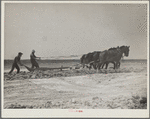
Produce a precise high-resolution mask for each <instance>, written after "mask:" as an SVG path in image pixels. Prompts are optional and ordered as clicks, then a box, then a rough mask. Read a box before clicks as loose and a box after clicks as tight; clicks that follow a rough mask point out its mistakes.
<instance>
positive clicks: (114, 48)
mask: <svg viewBox="0 0 150 119" xmlns="http://www.w3.org/2000/svg"><path fill="white" fill-rule="evenodd" d="M117 48H119V46H118V47H113V48H109V49H108V50H116V49H117Z"/></svg>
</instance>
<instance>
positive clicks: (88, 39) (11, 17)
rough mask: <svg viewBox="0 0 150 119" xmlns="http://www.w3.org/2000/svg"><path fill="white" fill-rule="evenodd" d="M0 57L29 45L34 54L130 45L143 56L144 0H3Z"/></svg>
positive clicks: (131, 54)
mask: <svg viewBox="0 0 150 119" xmlns="http://www.w3.org/2000/svg"><path fill="white" fill-rule="evenodd" d="M4 20H5V21H4V59H14V57H15V56H16V55H17V54H18V52H23V56H22V59H29V58H30V54H31V51H32V50H33V49H34V50H35V51H36V52H35V55H36V56H40V57H51V56H69V55H82V54H86V53H89V52H93V51H103V50H106V49H109V48H110V47H117V46H122V45H126V46H130V52H129V57H126V58H125V59H146V58H147V6H146V5H145V4H91V3H90V4H87V3H84V4H81V3H80V4H79V3H78V4H77V3H72V4H70V3H44V4H43V3H5V11H4Z"/></svg>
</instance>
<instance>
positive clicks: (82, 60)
mask: <svg viewBox="0 0 150 119" xmlns="http://www.w3.org/2000/svg"><path fill="white" fill-rule="evenodd" d="M92 55H93V54H92V53H88V54H84V55H83V56H82V57H81V58H80V63H81V64H82V65H83V68H84V67H85V66H86V67H87V68H89V69H91V65H90V66H88V64H89V63H90V62H91V61H92Z"/></svg>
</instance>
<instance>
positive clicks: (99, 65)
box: [98, 63, 103, 72]
mask: <svg viewBox="0 0 150 119" xmlns="http://www.w3.org/2000/svg"><path fill="white" fill-rule="evenodd" d="M102 64H103V63H99V64H98V71H100V72H102V71H101V65H102Z"/></svg>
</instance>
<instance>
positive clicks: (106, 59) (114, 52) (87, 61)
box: [80, 46, 130, 70]
mask: <svg viewBox="0 0 150 119" xmlns="http://www.w3.org/2000/svg"><path fill="white" fill-rule="evenodd" d="M129 48H130V46H120V47H119V46H118V47H114V48H110V49H108V50H104V51H94V52H90V53H88V54H84V55H83V56H82V57H81V59H80V61H81V64H82V65H83V68H84V67H85V66H86V67H88V68H89V69H91V68H92V67H93V68H94V69H98V70H100V69H101V68H103V67H104V65H106V67H105V69H107V67H108V64H109V63H113V64H114V69H118V68H119V67H120V60H121V58H122V57H123V54H124V56H126V57H128V55H129Z"/></svg>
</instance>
